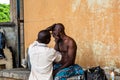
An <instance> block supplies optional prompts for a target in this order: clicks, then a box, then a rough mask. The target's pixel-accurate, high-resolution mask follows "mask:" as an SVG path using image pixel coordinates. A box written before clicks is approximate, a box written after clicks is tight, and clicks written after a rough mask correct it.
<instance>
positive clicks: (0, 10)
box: [0, 4, 10, 22]
mask: <svg viewBox="0 0 120 80" xmlns="http://www.w3.org/2000/svg"><path fill="white" fill-rule="evenodd" d="M9 21H10V5H7V4H0V22H9Z"/></svg>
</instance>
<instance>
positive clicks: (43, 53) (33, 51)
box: [28, 41, 62, 80]
mask: <svg viewBox="0 0 120 80" xmlns="http://www.w3.org/2000/svg"><path fill="white" fill-rule="evenodd" d="M28 54H29V56H30V62H31V72H30V76H29V80H53V77H52V72H53V65H52V63H53V61H56V62H59V61H60V60H61V57H62V56H61V54H60V53H59V52H57V51H55V50H54V49H53V48H49V47H47V45H46V44H43V43H39V42H37V41H35V42H34V43H33V44H31V45H30V46H29V49H28Z"/></svg>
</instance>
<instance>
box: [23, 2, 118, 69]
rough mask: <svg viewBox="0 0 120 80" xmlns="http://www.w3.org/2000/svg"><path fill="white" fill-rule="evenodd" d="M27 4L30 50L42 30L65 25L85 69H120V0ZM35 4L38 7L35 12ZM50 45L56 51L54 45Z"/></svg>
mask: <svg viewBox="0 0 120 80" xmlns="http://www.w3.org/2000/svg"><path fill="white" fill-rule="evenodd" d="M24 2H25V3H24V4H25V47H26V48H27V47H28V45H29V44H30V43H31V42H32V41H33V40H35V39H36V37H34V35H37V32H38V31H39V30H41V29H45V28H46V27H48V26H50V25H52V24H53V23H57V22H61V23H63V24H64V25H65V30H66V34H67V35H69V36H71V37H72V38H74V39H75V41H76V43H77V47H78V49H77V58H76V63H78V64H80V65H81V66H83V67H88V66H89V67H90V66H97V65H100V66H114V67H120V0H69V1H68V0H59V1H58V0H46V1H44V0H37V1H36V2H37V3H36V2H34V1H33V0H29V1H28V0H24ZM31 4H36V6H35V9H34V11H33V10H30V9H31V8H32V6H31ZM45 4H47V5H45ZM63 5H64V6H63ZM48 12H49V14H48ZM31 15H32V16H31ZM28 29H29V31H28ZM29 35H30V36H29ZM50 45H51V46H52V47H53V45H54V41H51V44H50Z"/></svg>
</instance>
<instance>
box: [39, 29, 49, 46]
mask: <svg viewBox="0 0 120 80" xmlns="http://www.w3.org/2000/svg"><path fill="white" fill-rule="evenodd" d="M50 38H51V35H50V32H49V31H47V30H42V31H40V32H39V33H38V39H37V41H38V42H40V43H45V44H48V43H49V42H50Z"/></svg>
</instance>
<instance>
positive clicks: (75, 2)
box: [72, 0, 81, 12]
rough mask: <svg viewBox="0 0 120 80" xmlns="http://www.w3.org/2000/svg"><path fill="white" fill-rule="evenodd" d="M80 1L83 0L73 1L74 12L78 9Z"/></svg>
mask: <svg viewBox="0 0 120 80" xmlns="http://www.w3.org/2000/svg"><path fill="white" fill-rule="evenodd" d="M80 2H81V0H74V2H73V3H72V12H75V11H76V9H77V8H78V7H79V6H80Z"/></svg>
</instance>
